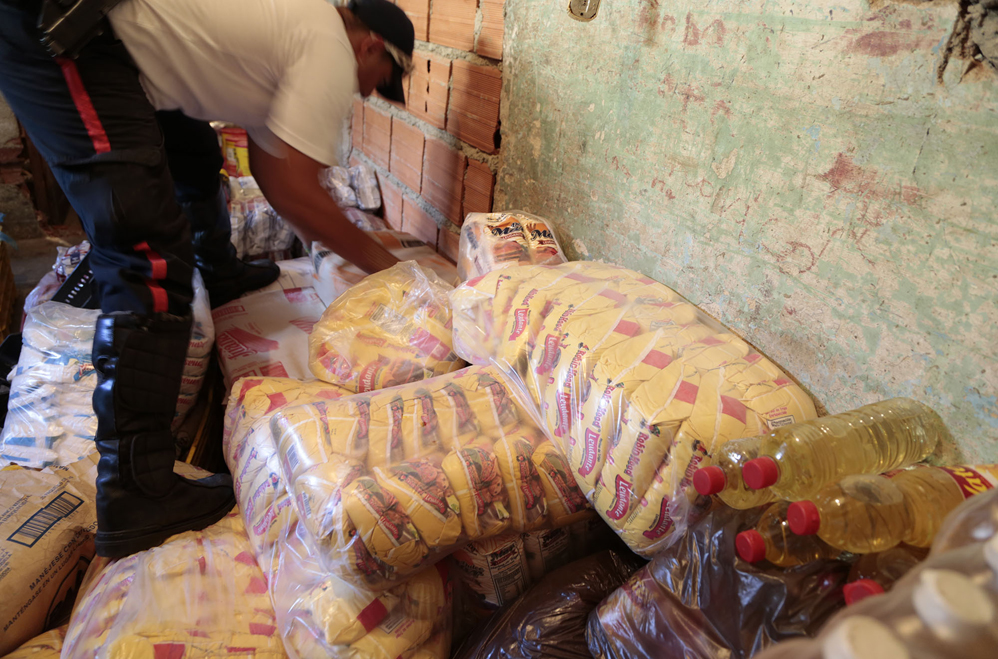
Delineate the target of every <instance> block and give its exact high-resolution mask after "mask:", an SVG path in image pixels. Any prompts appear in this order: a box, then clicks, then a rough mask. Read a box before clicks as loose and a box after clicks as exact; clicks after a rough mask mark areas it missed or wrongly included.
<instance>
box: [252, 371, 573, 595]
mask: <svg viewBox="0 0 998 659" xmlns="http://www.w3.org/2000/svg"><path fill="white" fill-rule="evenodd" d="M271 427H272V431H273V435H274V440H275V442H276V443H277V447H278V452H279V454H280V459H279V464H280V467H281V470H282V473H283V475H284V479H285V482H287V484H288V491H289V492H290V493H291V494H292V500H293V503H294V506H295V508H296V510H297V513H298V515H299V517H300V519H301V522H302V523H303V524H304V525H305V526H306V527H307V528H308V530H309V531H310V532H311V534H312V536H313V537H314V538H315V539H316V541H317V544H318V545H319V546H320V548H321V550H322V552H323V556H324V563H325V564H326V565H327V566H329V567H330V569H335V570H337V571H338V572H339V573H341V574H344V575H348V576H349V578H351V579H362V580H366V581H367V583H369V584H372V585H376V586H377V585H382V584H386V583H391V582H392V581H394V580H397V579H400V578H404V577H406V576H407V575H409V574H412V573H414V572H416V571H418V570H419V569H421V568H423V567H425V566H427V565H430V564H432V563H434V562H435V561H437V560H439V559H440V558H442V557H443V556H445V555H446V554H448V553H449V552H450V551H452V550H453V549H455V548H456V547H457V546H459V545H461V544H463V543H464V542H466V541H468V540H478V539H485V538H490V537H493V536H497V535H499V534H501V533H504V532H507V531H516V532H521V533H522V532H526V531H532V530H537V529H542V528H552V527H558V526H565V525H568V524H571V523H573V522H576V521H579V520H581V519H584V518H586V517H587V516H590V515H592V511H591V510H590V508H589V505H588V503H587V502H586V500H585V498H584V497H583V496H582V493H581V492H580V491H579V489H578V488H577V487H576V486H575V483H574V481H573V480H572V479H571V476H570V474H569V473H568V465H567V463H566V462H565V460H564V458H563V457H562V456H561V454H560V453H559V452H558V451H557V450H553V447H552V446H551V444H550V442H549V441H548V440H547V438H546V437H545V436H544V435H543V434H542V433H541V432H539V430H538V428H537V426H536V423H535V421H534V420H533V418H532V417H531V415H530V414H529V413H528V412H527V410H526V409H524V408H523V407H522V405H521V404H520V403H519V402H518V401H517V400H516V398H515V397H514V395H513V393H512V392H511V391H510V389H509V388H508V387H507V386H506V385H505V384H504V383H503V381H502V379H501V377H500V376H499V374H498V373H497V372H496V371H495V370H493V369H492V368H491V367H474V368H470V369H464V370H461V371H457V372H455V373H452V374H449V375H444V376H439V377H435V378H431V379H428V380H423V381H420V382H415V383H412V384H407V385H402V386H398V387H393V388H390V389H382V390H379V391H375V392H373V393H371V394H357V395H353V396H349V397H346V398H341V399H338V400H332V401H317V402H315V403H312V404H308V405H298V406H294V407H287V408H285V409H283V410H281V411H280V412H279V413H278V414H276V415H275V416H274V418H273V420H272V422H271Z"/></svg>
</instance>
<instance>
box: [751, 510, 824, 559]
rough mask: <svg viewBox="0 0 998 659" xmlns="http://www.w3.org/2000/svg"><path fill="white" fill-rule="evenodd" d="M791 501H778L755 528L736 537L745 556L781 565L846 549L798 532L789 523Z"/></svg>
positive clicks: (764, 514)
mask: <svg viewBox="0 0 998 659" xmlns="http://www.w3.org/2000/svg"><path fill="white" fill-rule="evenodd" d="M789 507H790V503H789V502H787V501H780V502H777V503H774V504H773V505H771V506H770V507H769V508H767V509H766V512H764V513H763V514H762V517H760V518H759V523H758V524H756V527H755V528H754V529H750V530H748V531H742V532H741V533H739V534H738V536H737V537H736V538H735V548H736V549H737V550H738V555H739V556H741V557H742V560H744V561H748V562H749V563H757V562H759V561H761V560H763V559H766V560H768V561H769V562H770V563H772V564H773V565H778V566H780V567H791V566H793V565H803V564H804V563H809V562H811V561H816V560H820V559H831V558H835V557H836V556H838V555H839V554H841V553H842V552H840V551H839V550H837V549H834V548H832V547H830V546H829V545H827V544H826V543H825V542H824V541H822V540H821V539H820V538H818V537H817V536H813V535H796V534H795V533H793V532H791V530H790V527H789V526H788V525H787V508H789Z"/></svg>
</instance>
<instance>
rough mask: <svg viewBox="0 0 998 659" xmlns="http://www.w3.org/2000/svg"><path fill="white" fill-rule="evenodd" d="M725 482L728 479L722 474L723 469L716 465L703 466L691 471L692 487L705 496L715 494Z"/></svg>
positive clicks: (722, 487) (726, 482)
mask: <svg viewBox="0 0 998 659" xmlns="http://www.w3.org/2000/svg"><path fill="white" fill-rule="evenodd" d="M727 484H728V479H727V477H725V475H724V470H723V469H721V468H720V467H718V466H716V465H714V466H711V467H703V468H701V469H697V470H696V471H695V472H693V487H695V488H696V491H697V492H699V493H700V494H702V495H704V496H705V497H706V496H710V495H711V494H717V493H718V492H720V491H721V490H723V489H724V486H725V485H727Z"/></svg>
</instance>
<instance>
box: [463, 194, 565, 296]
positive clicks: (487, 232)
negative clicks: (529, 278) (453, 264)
mask: <svg viewBox="0 0 998 659" xmlns="http://www.w3.org/2000/svg"><path fill="white" fill-rule="evenodd" d="M566 260H567V259H566V258H565V254H564V252H562V251H561V245H559V244H558V240H557V238H555V237H554V231H553V230H552V228H551V225H550V223H548V221H547V220H545V219H543V218H540V217H537V216H536V215H531V214H530V213H524V212H523V211H506V212H502V213H468V216H467V217H466V218H465V220H464V224H463V225H462V226H461V240H460V242H459V243H458V257H457V273H458V275H459V276H460V277H461V280H462V281H464V280H467V279H473V278H475V277H481V276H482V275H485V274H488V273H489V272H492V271H493V270H497V269H499V268H503V267H506V266H509V265H557V264H559V263H564V262H565V261H566Z"/></svg>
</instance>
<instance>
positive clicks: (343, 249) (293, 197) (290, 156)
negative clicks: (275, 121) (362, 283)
mask: <svg viewBox="0 0 998 659" xmlns="http://www.w3.org/2000/svg"><path fill="white" fill-rule="evenodd" d="M283 146H284V152H285V154H286V155H285V157H284V158H278V157H275V156H272V155H270V154H269V153H267V152H266V151H265V150H264V149H263V148H261V147H260V146H259V145H258V144H256V143H255V142H253V140H252V139H251V140H250V141H249V158H250V171H252V172H253V178H255V179H256V182H257V184H258V185H259V186H260V190H262V191H263V194H264V196H265V197H266V198H267V201H269V202H270V205H271V206H273V207H274V210H275V211H277V214H278V215H280V216H281V217H283V218H284V219H286V220H288V221H289V222H291V224H292V225H294V227H295V229H297V230H298V233H299V234H300V235H301V236H302V238H304V239H305V240H308V241H312V240H318V241H320V242H322V244H323V245H325V246H326V247H328V248H329V249H331V250H333V251H334V252H336V253H337V254H339V255H340V256H342V257H343V258H345V259H346V260H348V261H350V262H351V263H353V264H354V265H356V266H357V267H358V268H360V269H361V270H363V271H364V272H367V273H369V274H370V273H374V272H378V271H380V270H384V269H385V268H390V267H392V266H393V265H395V264H396V263H398V259H397V258H395V257H394V256H392V254H391V252H389V251H388V250H386V249H385V248H384V247H382V246H381V245H379V244H378V243H377V241H375V240H374V239H373V238H371V237H370V236H368V235H367V234H366V233H364V232H363V231H361V230H360V229H358V228H357V227H356V226H354V224H353V223H352V222H350V220H348V219H347V218H346V217H345V216H344V215H343V211H341V210H340V208H339V206H337V205H336V202H335V201H333V198H332V197H330V196H329V194H328V193H327V192H326V191H325V190H324V189H323V188H322V186H321V185H320V184H319V173H320V172H321V171H322V170H323V169H324V166H323V165H322V164H321V163H319V162H318V161H317V160H313V159H312V158H309V157H308V156H306V155H305V154H304V153H302V152H301V151H298V150H297V149H295V148H294V147H292V146H291V145H289V144H287V143H283Z"/></svg>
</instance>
